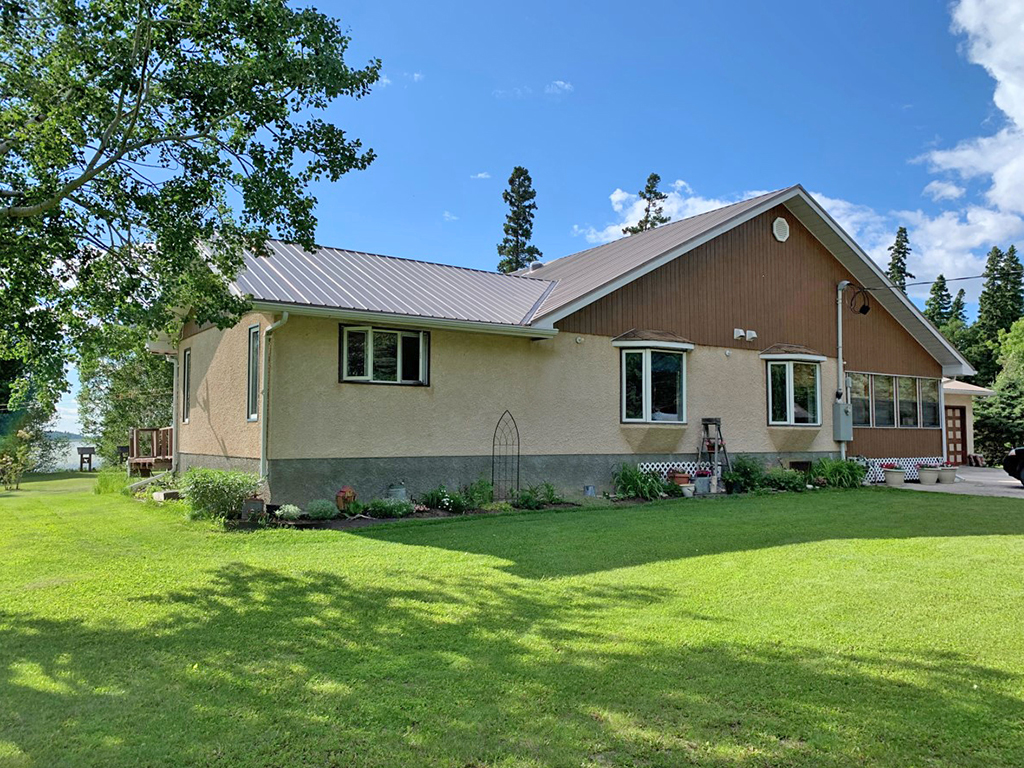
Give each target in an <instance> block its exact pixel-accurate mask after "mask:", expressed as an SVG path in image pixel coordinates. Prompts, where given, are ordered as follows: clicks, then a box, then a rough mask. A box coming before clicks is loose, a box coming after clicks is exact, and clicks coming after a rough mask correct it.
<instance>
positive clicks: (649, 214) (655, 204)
mask: <svg viewBox="0 0 1024 768" xmlns="http://www.w3.org/2000/svg"><path fill="white" fill-rule="evenodd" d="M659 184H661V176H659V175H658V174H656V173H652V174H651V175H650V176H648V177H647V185H646V186H645V187H644V188H643V189H641V190H640V192H639V193H638V194H639V195H640V199H641V200H643V201H644V202H645V203H646V205H645V206H644V215H643V217H642V218H641V219H640V221H638V222H637V223H636V224H634V225H633V226H631V227H624V228H623V230H622V234H624V235H635V234H637V233H639V232H645V231H647V230H648V229H654V228H655V227H658V226H660V225H661V224H667V223H668V222H669V218H668V216H666V215H665V209H664V208H663V207H662V205H661V204H662V203H663V202H664V201H665V200H667V199H668V195H666V194H665V193H664V192H660V191H659V190H658V185H659Z"/></svg>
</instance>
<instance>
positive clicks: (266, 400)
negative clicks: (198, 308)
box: [260, 310, 288, 479]
mask: <svg viewBox="0 0 1024 768" xmlns="http://www.w3.org/2000/svg"><path fill="white" fill-rule="evenodd" d="M287 322H288V311H287V310H285V311H284V312H283V313H282V314H281V319H280V320H278V321H277V322H276V323H274V324H273V325H271V326H270V327H269V328H267V330H265V331H264V332H263V390H262V392H261V394H260V477H261V478H262V479H266V477H267V470H268V466H267V465H268V461H267V431H268V430H267V414H268V413H269V411H270V407H269V406H270V337H271V334H273V332H274V331H276V330H277V329H278V328H280V327H281V326H282V325H284V324H285V323H287Z"/></svg>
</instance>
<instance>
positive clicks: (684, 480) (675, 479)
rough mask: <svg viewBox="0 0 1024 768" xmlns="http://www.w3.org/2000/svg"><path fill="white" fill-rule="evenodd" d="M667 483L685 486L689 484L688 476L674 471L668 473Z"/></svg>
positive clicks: (685, 473)
mask: <svg viewBox="0 0 1024 768" xmlns="http://www.w3.org/2000/svg"><path fill="white" fill-rule="evenodd" d="M668 481H669V482H670V483H675V484H676V485H687V484H688V483H689V482H690V474H689V473H688V472H682V471H680V470H678V469H674V470H672V471H671V472H669V473H668Z"/></svg>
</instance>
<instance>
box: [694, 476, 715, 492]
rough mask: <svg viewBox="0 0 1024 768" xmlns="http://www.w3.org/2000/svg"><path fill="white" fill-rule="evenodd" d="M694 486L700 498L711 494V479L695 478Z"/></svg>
mask: <svg viewBox="0 0 1024 768" xmlns="http://www.w3.org/2000/svg"><path fill="white" fill-rule="evenodd" d="M693 484H694V486H695V487H696V489H697V494H698V495H700V496H704V495H707V494H709V493H711V478H710V477H695V478H693Z"/></svg>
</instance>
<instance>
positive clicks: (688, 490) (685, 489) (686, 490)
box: [680, 485, 693, 499]
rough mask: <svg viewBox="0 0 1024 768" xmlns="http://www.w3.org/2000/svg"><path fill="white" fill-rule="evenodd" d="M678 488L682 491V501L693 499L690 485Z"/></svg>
mask: <svg viewBox="0 0 1024 768" xmlns="http://www.w3.org/2000/svg"><path fill="white" fill-rule="evenodd" d="M680 487H681V488H682V489H683V498H684V499H692V498H693V486H692V485H683V486H680Z"/></svg>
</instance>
